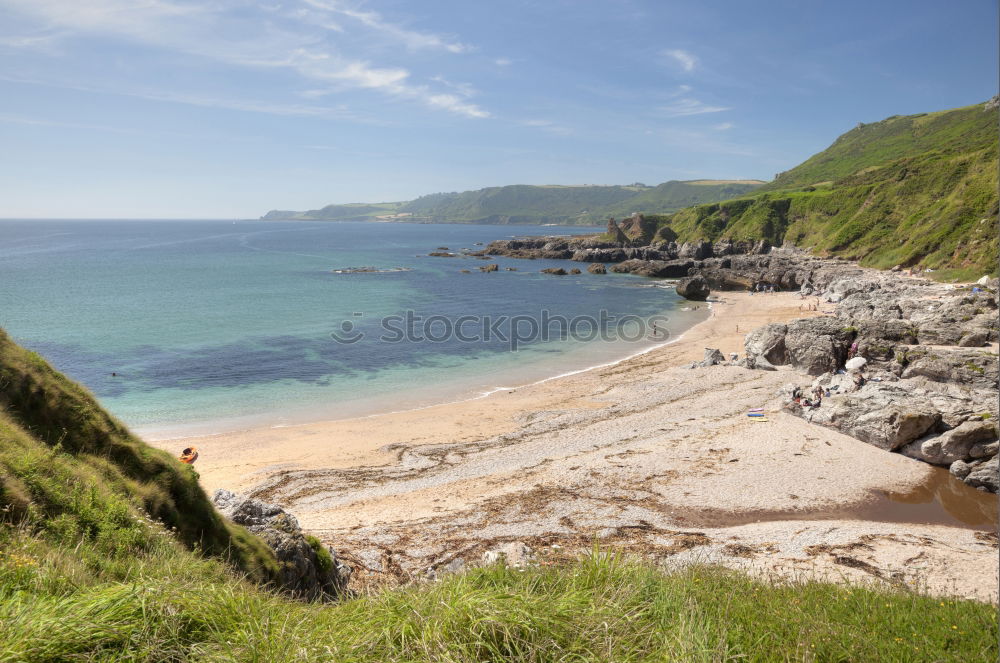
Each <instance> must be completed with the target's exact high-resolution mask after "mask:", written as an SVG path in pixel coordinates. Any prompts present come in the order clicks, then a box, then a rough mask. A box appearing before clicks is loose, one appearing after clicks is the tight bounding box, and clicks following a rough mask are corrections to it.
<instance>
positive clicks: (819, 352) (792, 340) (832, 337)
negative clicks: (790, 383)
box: [785, 318, 854, 375]
mask: <svg viewBox="0 0 1000 663" xmlns="http://www.w3.org/2000/svg"><path fill="white" fill-rule="evenodd" d="M853 333H854V330H853V329H851V328H849V327H844V324H843V322H842V321H841V320H838V319H836V318H806V319H804V320H795V321H793V322H790V323H789V324H788V331H787V332H786V334H785V348H786V350H787V351H788V362H789V363H790V364H791V365H792V366H793V367H795V368H797V369H799V370H802V371H804V372H806V373H808V374H809V375H822V374H823V373H827V372H829V371H835V370H837V368H838V367H840V366H843V364H844V362H845V361H846V360H847V352H848V350H849V349H850V347H851V343H852V341H853V338H854V337H853Z"/></svg>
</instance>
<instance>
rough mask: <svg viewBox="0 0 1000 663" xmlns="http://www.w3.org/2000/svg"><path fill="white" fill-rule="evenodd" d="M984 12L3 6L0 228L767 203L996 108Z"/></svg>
mask: <svg viewBox="0 0 1000 663" xmlns="http://www.w3.org/2000/svg"><path fill="white" fill-rule="evenodd" d="M997 20H998V17H997V3H996V2H995V1H994V0H956V1H955V2H951V3H946V2H942V1H940V0H935V1H929V2H924V1H920V0H917V1H905V2H903V1H889V0H886V1H877V2H870V1H869V2H853V1H839V2H830V1H824V2H819V1H812V0H794V1H793V0H789V1H776V0H775V1H767V0H765V1H763V2H754V3H751V2H745V1H742V0H740V1H737V0H731V1H728V2H727V1H723V0H716V1H712V2H709V1H706V0H700V1H690V2H687V1H677V0H660V1H656V0H647V1H640V0H578V1H569V0H544V1H543V0H538V1H536V2H527V1H519V0H506V1H503V2H500V1H486V0H478V1H477V0H454V1H452V0H421V1H415V0H411V1H409V2H405V1H403V0H367V1H363V0H259V1H250V0H0V146H2V148H3V159H2V160H0V217H98V218H100V217H108V218H114V217H125V218H128V217H147V218H148V217H160V218H174V217H176V218H184V217H188V218H230V217H232V218H237V217H238V218H247V217H256V216H259V215H260V214H263V213H264V212H266V211H267V210H269V209H272V208H279V209H308V208H315V207H320V206H322V205H325V204H328V203H332V202H339V203H343V202H369V201H382V200H406V199H409V198H413V197H416V196H418V195H421V194H425V193H433V192H438V191H460V190H465V189H475V188H480V187H484V186H495V185H502V184H515V183H527V184H626V183H630V182H635V181H640V182H644V183H646V184H656V183H659V182H663V181H666V180H671V179H697V178H727V179H728V178H756V179H770V178H772V177H773V176H774V174H775V173H776V172H778V171H781V170H785V169H787V168H789V167H791V166H794V165H795V164H797V163H799V162H801V161H802V160H803V159H805V158H807V157H808V156H809V155H811V154H813V153H815V152H817V151H819V150H822V149H823V148H825V147H826V146H827V145H829V143H831V142H832V141H833V139H834V138H836V136H837V135H839V134H840V133H842V132H844V131H846V130H848V129H850V128H851V127H853V126H854V125H855V124H857V123H858V122H871V121H876V120H879V119H882V118H883V117H886V116H889V115H894V114H906V113H917V112H923V111H930V110H938V109H942V108H952V107H957V106H964V105H968V104H972V103H976V102H980V101H984V100H985V99H987V98H989V97H990V96H992V95H993V94H995V93H996V92H997V77H998V72H997Z"/></svg>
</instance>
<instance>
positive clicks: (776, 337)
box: [743, 323, 788, 371]
mask: <svg viewBox="0 0 1000 663" xmlns="http://www.w3.org/2000/svg"><path fill="white" fill-rule="evenodd" d="M786 333H788V325H783V324H780V323H772V324H769V325H764V326H763V327H758V328H757V329H754V330H753V331H752V332H750V333H749V334H747V335H746V338H745V339H744V341H743V347H744V349H745V350H746V358H745V360H744V361H745V362H746V365H747V367H748V368H759V369H761V370H765V371H766V370H770V371H773V370H774V368H775V366H784V365H785V364H787V363H788V351H787V350H786V349H785V334H786Z"/></svg>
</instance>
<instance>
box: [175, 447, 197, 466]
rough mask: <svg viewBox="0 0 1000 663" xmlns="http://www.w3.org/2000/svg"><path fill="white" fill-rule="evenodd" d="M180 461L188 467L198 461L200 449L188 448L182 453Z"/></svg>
mask: <svg viewBox="0 0 1000 663" xmlns="http://www.w3.org/2000/svg"><path fill="white" fill-rule="evenodd" d="M179 460H180V461H181V462H182V463H187V464H188V465H190V464H191V463H193V462H194V461H196V460H198V447H188V448H187V449H185V450H184V451H182V452H181V456H180V458H179Z"/></svg>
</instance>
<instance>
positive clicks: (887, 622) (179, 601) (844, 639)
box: [0, 331, 997, 663]
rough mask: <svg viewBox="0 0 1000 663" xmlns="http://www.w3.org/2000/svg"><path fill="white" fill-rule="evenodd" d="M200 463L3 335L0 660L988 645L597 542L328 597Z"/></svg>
mask: <svg viewBox="0 0 1000 663" xmlns="http://www.w3.org/2000/svg"><path fill="white" fill-rule="evenodd" d="M196 479H197V475H196V474H195V472H194V470H193V469H192V468H191V467H190V466H185V465H181V464H180V463H179V462H177V461H175V460H174V459H172V458H170V457H169V456H168V455H166V454H164V453H162V452H160V451H157V450H154V449H152V448H150V447H148V446H146V445H145V444H143V443H142V442H141V441H140V440H138V439H137V438H135V437H133V436H132V435H130V434H129V432H128V431H127V430H126V429H125V428H124V427H122V425H121V424H119V423H118V422H116V421H114V420H113V419H112V418H111V417H109V416H108V415H107V414H106V413H105V412H104V411H103V410H101V408H100V407H99V406H98V405H97V403H96V402H95V401H94V400H93V399H92V398H91V397H90V395H89V394H87V393H86V391H84V390H83V389H82V388H81V387H79V386H78V385H76V384H74V383H72V382H70V381H69V380H67V379H66V378H65V377H64V376H62V375H60V374H59V373H57V372H55V371H54V370H52V368H51V367H49V366H48V364H46V362H45V361H44V360H43V359H42V358H41V357H39V356H38V355H36V354H34V353H31V352H28V351H26V350H24V349H22V348H20V347H18V346H17V345H16V344H14V343H13V342H12V341H11V340H10V339H9V338H8V337H7V336H6V335H5V334H3V332H2V331H0V660H2V661H12V662H25V663H27V662H29V661H30V662H32V663H35V662H39V661H52V662H55V661H79V660H101V661H112V660H113V661H267V662H268V663H282V662H285V661H288V662H291V661H304V660H308V661H380V662H381V661H440V660H450V661H463V662H464V661H468V662H469V663H472V662H473V661H475V662H479V661H501V660H532V661H568V660H574V661H608V660H613V661H660V660H681V661H688V660H692V661H696V660H705V661H710V660H712V661H714V660H741V661H744V660H745V661H782V660H803V659H808V660H817V661H843V660H900V661H902V660H936V661H952V660H953V661H965V660H995V659H996V656H997V644H996V639H995V637H994V634H995V630H996V611H995V610H994V608H993V606H990V605H987V604H982V603H976V602H974V601H967V600H947V601H943V600H940V599H936V598H932V597H929V596H925V595H923V594H921V593H920V592H917V591H912V590H910V591H908V590H903V589H894V588H888V587H885V586H881V587H874V586H873V587H854V588H850V587H845V586H841V585H834V584H827V583H818V582H795V583H788V582H784V583H778V584H771V583H768V582H766V581H763V580H754V579H751V578H750V577H748V576H746V575H743V574H739V573H735V572H731V571H726V570H723V569H719V568H711V567H689V568H686V569H684V570H679V571H673V572H665V571H664V570H662V569H660V568H658V567H656V566H653V565H652V564H650V563H647V562H640V561H638V560H624V559H621V558H617V557H613V556H610V555H609V554H607V553H605V552H599V551H596V550H595V551H592V552H591V554H590V555H585V556H584V557H582V558H580V559H579V560H578V561H576V562H572V563H569V564H568V565H559V566H548V567H533V568H528V569H524V570H517V569H509V568H506V567H503V566H491V567H487V568H482V569H473V570H472V571H470V572H468V573H466V574H462V575H455V576H448V577H446V578H445V579H444V580H443V581H440V582H436V583H422V584H418V585H415V586H412V587H406V588H396V589H384V590H380V591H377V592H374V593H372V594H370V595H367V596H356V597H354V598H351V599H344V600H341V601H339V602H337V603H335V604H319V603H305V602H299V601H294V600H292V599H289V598H285V597H283V596H281V595H278V594H275V593H272V592H270V591H268V590H267V589H264V588H263V587H262V585H261V583H264V582H267V581H268V580H269V579H270V578H271V577H273V574H274V567H275V560H274V558H273V556H272V555H271V553H270V551H269V550H267V549H266V548H265V547H264V546H263V544H262V542H261V541H260V540H259V539H257V538H256V537H255V536H252V535H250V534H248V533H247V532H245V531H244V530H242V529H241V528H238V527H234V526H232V525H229V524H227V523H226V522H224V521H223V520H222V519H221V518H220V517H219V515H218V514H217V513H216V512H215V511H214V510H213V509H212V507H211V505H210V504H209V503H208V501H207V499H206V498H205V495H204V493H202V491H201V489H200V488H199V487H198V485H197V482H196Z"/></svg>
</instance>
